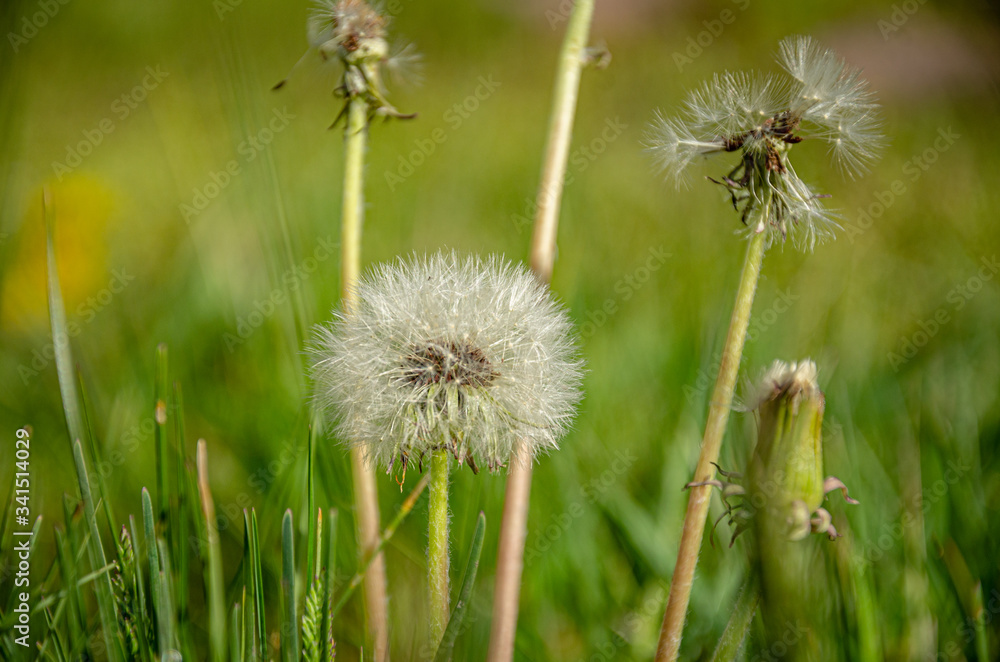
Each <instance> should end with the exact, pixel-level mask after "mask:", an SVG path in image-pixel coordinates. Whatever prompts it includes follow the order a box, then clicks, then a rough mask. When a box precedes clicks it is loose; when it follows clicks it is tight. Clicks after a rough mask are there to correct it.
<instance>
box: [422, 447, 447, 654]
mask: <svg viewBox="0 0 1000 662" xmlns="http://www.w3.org/2000/svg"><path fill="white" fill-rule="evenodd" d="M448 464H449V458H448V451H446V450H436V451H434V452H433V453H432V454H431V496H430V512H429V515H428V520H429V524H428V546H427V556H428V564H427V565H428V580H429V581H428V584H429V587H430V610H431V611H430V613H431V639H432V641H433V643H434V644H435V645H436V644H437V643H438V642H440V641H441V638H442V637H443V636H444V630H445V628H446V627H447V625H448V614H449V605H448Z"/></svg>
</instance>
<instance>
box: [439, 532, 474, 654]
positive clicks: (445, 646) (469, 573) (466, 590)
mask: <svg viewBox="0 0 1000 662" xmlns="http://www.w3.org/2000/svg"><path fill="white" fill-rule="evenodd" d="M485 537H486V515H484V514H483V513H482V512H480V513H479V517H478V518H477V519H476V530H475V532H474V533H473V534H472V546H471V547H470V548H469V561H468V563H466V564H465V572H463V573H462V577H463V579H462V588H461V590H460V591H459V594H458V601H457V602H456V603H455V608H454V609H453V610H452V612H451V618H450V619H448V627H447V628H446V629H445V631H444V637H442V639H441V645H440V646H438V650H437V655H435V656H434V662H448V660H450V659H451V652H452V649H454V648H455V640H456V639H458V633H459V632H461V631H462V623H463V622H464V621H465V614H466V612H467V611H468V610H469V603H470V602H471V601H472V590H473V588H474V587H475V584H476V572H477V571H478V570H479V557H480V555H481V554H482V553H483V538H485Z"/></svg>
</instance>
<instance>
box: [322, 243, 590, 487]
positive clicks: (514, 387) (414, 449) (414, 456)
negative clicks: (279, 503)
mask: <svg viewBox="0 0 1000 662" xmlns="http://www.w3.org/2000/svg"><path fill="white" fill-rule="evenodd" d="M356 292H357V303H356V306H355V307H354V308H353V309H352V310H350V311H349V312H338V313H336V314H335V318H334V320H333V322H332V323H331V324H329V325H328V326H325V327H322V328H321V329H320V331H319V332H318V334H317V337H316V340H315V342H314V347H313V356H314V368H313V377H314V380H315V384H316V399H317V401H318V403H319V404H320V405H322V406H323V407H324V408H325V409H327V410H328V411H331V412H332V413H333V414H335V416H336V418H337V421H338V432H339V434H340V436H341V437H342V438H343V439H344V440H345V441H347V442H348V443H350V444H352V445H355V446H358V447H360V448H362V449H363V450H364V452H365V454H366V456H367V458H368V460H369V461H370V462H376V463H378V464H380V465H382V466H385V467H386V468H387V470H391V468H392V466H393V464H394V463H396V462H400V463H401V465H402V468H403V469H405V467H406V464H407V462H408V461H418V460H419V459H421V458H422V457H423V455H424V454H426V453H429V452H430V451H432V450H438V449H445V450H448V451H449V452H451V453H452V454H454V456H455V457H456V458H457V459H459V460H460V461H465V462H468V463H469V465H470V466H471V467H472V468H473V470H477V463H479V464H483V465H485V466H486V467H488V468H490V469H493V470H495V469H497V468H499V467H501V466H503V465H504V464H505V463H507V462H508V460H509V459H510V457H511V455H512V453H513V451H514V450H515V448H516V447H517V446H518V445H519V444H521V443H524V444H527V446H528V449H529V450H530V455H531V456H532V457H534V456H536V455H537V454H539V453H541V452H544V451H548V450H550V449H554V448H556V447H557V444H558V441H559V439H560V438H561V437H562V436H563V435H564V434H565V433H566V431H567V430H568V428H569V426H570V423H571V422H572V419H573V416H574V414H575V411H576V405H577V403H578V401H579V399H580V396H581V391H580V382H581V375H582V363H581V361H580V360H579V359H578V357H577V351H576V347H575V344H574V341H573V337H572V325H571V323H570V320H569V318H568V316H567V314H566V312H565V309H564V308H563V307H562V306H561V305H560V304H559V303H557V302H556V300H555V299H554V298H553V297H552V295H551V293H550V292H549V290H548V289H547V288H546V287H545V286H544V285H542V284H541V283H539V282H538V281H537V279H536V278H535V277H534V276H533V275H532V274H531V273H530V272H529V271H528V270H527V269H525V268H524V267H523V266H515V265H512V264H510V263H509V262H506V261H505V260H503V259H502V258H499V257H495V256H494V257H489V258H485V259H483V258H478V257H469V258H464V259H460V258H458V257H457V256H456V255H455V254H454V253H437V254H435V255H432V256H430V257H416V256H414V257H412V258H411V259H408V260H403V259H400V260H398V261H396V262H393V263H391V264H385V265H382V266H380V267H378V268H376V269H375V270H374V271H373V272H372V273H370V274H369V275H368V276H367V277H366V278H363V279H362V280H361V281H360V282H359V284H358V287H357V290H356Z"/></svg>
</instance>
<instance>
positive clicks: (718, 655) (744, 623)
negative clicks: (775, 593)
mask: <svg viewBox="0 0 1000 662" xmlns="http://www.w3.org/2000/svg"><path fill="white" fill-rule="evenodd" d="M758 603H760V590H759V589H758V588H757V584H756V582H755V581H754V580H753V579H752V578H750V579H747V580H746V582H745V583H744V584H743V588H741V589H740V594H739V596H738V597H737V598H736V608H735V609H734V610H733V613H732V615H731V616H730V617H729V622H728V623H726V629H725V630H724V631H723V632H722V638H720V639H719V643H718V644H717V645H716V647H715V653H713V654H712V662H730V661H731V660H736V659H737V656H738V655H739V654H740V651H741V650H742V649H743V642H744V641H745V640H746V636H747V632H749V631H750V624H751V623H753V615H754V614H755V613H756V612H757V605H758Z"/></svg>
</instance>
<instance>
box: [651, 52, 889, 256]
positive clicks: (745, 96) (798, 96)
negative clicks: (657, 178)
mask: <svg viewBox="0 0 1000 662" xmlns="http://www.w3.org/2000/svg"><path fill="white" fill-rule="evenodd" d="M779 62H780V64H781V65H782V67H783V68H784V69H785V71H786V72H787V74H788V75H787V76H783V77H778V76H772V75H762V74H750V73H744V72H737V73H731V72H726V73H723V74H720V75H716V76H715V77H714V78H713V79H712V80H711V81H709V82H707V83H706V84H704V85H703V86H702V87H701V88H700V89H698V90H695V91H694V92H692V93H691V94H690V95H689V96H688V99H687V102H686V104H685V111H684V114H683V116H682V117H680V118H668V117H664V116H662V115H657V118H656V120H655V122H654V126H653V131H652V133H651V134H650V136H649V139H648V142H649V147H650V149H651V151H653V152H654V154H655V156H656V159H657V162H658V164H659V165H660V166H661V167H662V168H663V170H664V171H665V172H666V173H667V174H668V176H670V177H672V178H674V179H675V180H676V181H677V183H678V184H681V183H683V182H684V179H683V176H684V173H685V171H686V170H687V168H688V166H690V165H691V163H692V162H694V161H695V160H696V159H697V158H698V157H701V156H707V155H711V154H717V153H720V152H736V151H739V152H741V155H742V159H741V160H740V162H739V163H738V164H737V165H736V167H735V168H733V169H732V170H731V171H730V172H729V173H727V174H726V175H725V176H723V177H722V178H721V179H719V180H716V179H711V178H710V179H711V181H713V182H715V183H716V184H719V185H721V186H723V187H725V188H726V190H727V192H728V193H729V194H730V196H731V200H732V203H733V206H734V207H735V208H736V209H737V210H738V211H740V212H741V213H742V219H743V223H744V224H745V225H747V226H748V228H750V231H751V232H765V231H766V232H770V233H771V234H770V236H769V237H768V239H769V243H770V242H771V241H773V240H774V239H775V238H780V239H781V240H782V241H784V240H785V239H786V238H787V237H788V235H789V234H792V235H793V239H794V240H795V242H796V243H797V244H799V245H801V246H804V247H806V248H809V249H811V248H812V247H813V246H814V245H815V243H816V241H817V240H822V239H825V238H827V237H830V236H832V234H833V231H834V229H836V228H837V227H838V226H837V223H836V221H835V218H834V214H833V213H832V212H830V211H829V210H827V209H825V208H824V207H823V205H822V204H820V202H819V198H821V197H826V196H820V195H816V194H815V193H813V192H812V191H811V190H810V188H809V187H808V186H807V185H806V184H805V182H803V181H802V180H801V179H800V178H799V177H798V175H796V174H795V170H794V169H793V168H792V165H791V163H790V162H789V160H788V152H789V149H790V148H791V146H792V145H794V144H797V143H799V142H801V141H803V140H805V139H818V140H822V141H824V142H826V143H827V144H828V145H829V151H830V153H831V155H832V156H833V158H834V161H835V162H836V163H837V164H838V166H839V167H840V168H841V169H842V170H843V171H844V172H845V173H846V174H848V175H850V176H857V175H859V174H861V173H862V172H864V171H865V170H866V169H867V167H868V166H869V165H870V164H871V163H872V161H874V159H875V158H876V157H877V155H878V153H879V152H880V150H881V148H882V144H883V139H882V136H881V134H880V132H879V126H880V120H879V115H878V104H877V103H875V97H874V94H873V93H872V92H871V90H870V89H869V87H868V83H867V82H866V81H865V80H863V79H862V78H861V77H860V73H859V72H858V71H857V70H855V69H852V68H850V67H848V66H847V65H846V63H845V62H844V61H843V60H842V59H840V58H839V57H837V55H835V54H834V53H833V52H832V51H829V50H825V49H823V48H821V47H819V46H818V45H817V44H816V43H815V42H813V40H812V39H810V38H809V37H790V38H788V39H785V40H784V41H782V42H781V47H780V57H779Z"/></svg>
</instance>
